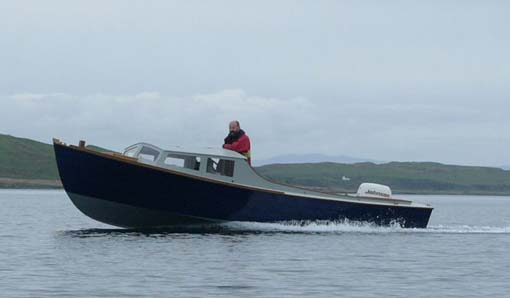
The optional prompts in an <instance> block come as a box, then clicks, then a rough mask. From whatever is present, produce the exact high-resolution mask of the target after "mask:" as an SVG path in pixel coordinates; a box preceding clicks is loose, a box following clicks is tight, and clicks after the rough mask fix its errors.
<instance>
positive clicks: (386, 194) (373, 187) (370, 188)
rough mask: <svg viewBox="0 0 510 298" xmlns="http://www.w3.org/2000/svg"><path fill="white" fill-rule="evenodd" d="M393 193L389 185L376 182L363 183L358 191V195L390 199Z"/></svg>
mask: <svg viewBox="0 0 510 298" xmlns="http://www.w3.org/2000/svg"><path fill="white" fill-rule="evenodd" d="M391 195H392V194H391V188H390V187H389V186H386V185H382V184H375V183H362V184H361V185H360V186H359V188H358V192H357V193H356V196H358V197H368V198H382V199H390V198H391Z"/></svg>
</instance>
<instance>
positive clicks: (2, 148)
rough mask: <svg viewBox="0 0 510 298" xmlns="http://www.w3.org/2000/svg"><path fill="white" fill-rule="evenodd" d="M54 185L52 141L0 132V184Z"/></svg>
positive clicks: (23, 186)
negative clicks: (47, 142)
mask: <svg viewBox="0 0 510 298" xmlns="http://www.w3.org/2000/svg"><path fill="white" fill-rule="evenodd" d="M87 148H90V149H92V150H97V151H107V150H106V149H103V148H100V147H96V146H87ZM56 187H57V188H58V187H61V183H60V177H59V175H58V170H57V164H56V161H55V154H54V152H53V146H52V145H50V144H45V143H41V142H37V141H33V140H29V139H24V138H17V137H13V136H9V135H3V134H0V188H56Z"/></svg>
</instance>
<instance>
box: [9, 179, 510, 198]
mask: <svg viewBox="0 0 510 298" xmlns="http://www.w3.org/2000/svg"><path fill="white" fill-rule="evenodd" d="M300 187H303V186H300ZM308 188H310V189H312V190H317V191H326V192H335V193H338V194H344V193H355V192H356V191H355V190H331V189H321V188H314V187H308ZM0 189H10V190H16V189H19V190H63V189H64V188H63V185H62V182H61V181H60V180H48V179H16V178H0ZM393 194H395V195H452V196H510V193H505V192H502V193H497V192H475V191H472V192H469V191H467V192H455V191H451V192H448V191H432V192H431V191H419V190H412V191H398V190H397V191H395V190H394V191H393Z"/></svg>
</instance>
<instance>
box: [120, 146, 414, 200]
mask: <svg viewBox="0 0 510 298" xmlns="http://www.w3.org/2000/svg"><path fill="white" fill-rule="evenodd" d="M123 155H124V156H128V157H131V158H134V159H136V160H137V161H138V162H140V163H143V164H147V165H151V166H155V167H159V168H164V169H168V170H171V171H174V172H179V173H182V174H186V175H188V176H195V177H197V178H201V179H210V180H216V181H221V182H224V183H231V184H233V185H236V186H240V187H246V188H251V189H259V190H265V191H273V192H279V193H283V194H287V195H292V196H303V197H308V198H317V199H325V200H342V201H355V202H357V203H360V202H361V203H367V204H389V205H411V206H416V207H418V206H420V205H421V204H418V203H414V202H411V201H406V200H398V199H393V198H380V197H379V198H376V197H363V196H360V195H356V196H350V195H347V194H346V195H338V194H333V193H324V192H319V191H314V190H309V189H306V188H300V187H294V186H290V185H285V184H281V183H276V182H272V181H269V180H267V179H265V178H263V177H262V176H260V175H259V174H258V173H257V172H256V171H255V170H254V169H253V168H252V167H251V166H250V165H249V164H248V161H247V158H246V157H245V156H243V155H241V154H239V153H237V152H235V151H231V150H226V149H223V148H201V149H188V148H186V149H184V148H180V147H175V148H173V149H172V150H163V149H161V148H158V147H156V146H154V145H151V144H147V143H137V144H134V145H132V146H129V147H127V148H126V149H125V150H124V153H123Z"/></svg>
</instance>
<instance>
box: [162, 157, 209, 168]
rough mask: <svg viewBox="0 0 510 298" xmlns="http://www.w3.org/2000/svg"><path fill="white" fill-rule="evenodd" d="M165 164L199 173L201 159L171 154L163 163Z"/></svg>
mask: <svg viewBox="0 0 510 298" xmlns="http://www.w3.org/2000/svg"><path fill="white" fill-rule="evenodd" d="M163 163H164V164H166V165H169V166H175V167H179V168H185V169H190V170H195V171H198V170H199V169H200V157H198V156H187V155H177V154H169V155H167V157H166V158H165V160H164V161H163Z"/></svg>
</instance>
